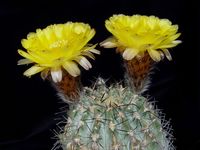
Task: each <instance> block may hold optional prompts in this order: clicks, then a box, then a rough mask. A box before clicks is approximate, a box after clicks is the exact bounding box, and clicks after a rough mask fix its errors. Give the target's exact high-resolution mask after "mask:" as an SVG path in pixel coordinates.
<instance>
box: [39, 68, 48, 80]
mask: <svg viewBox="0 0 200 150" xmlns="http://www.w3.org/2000/svg"><path fill="white" fill-rule="evenodd" d="M48 74H49V69H45V70H43V71H42V72H41V74H40V76H41V78H42V79H43V80H45V79H46V78H47V76H48Z"/></svg>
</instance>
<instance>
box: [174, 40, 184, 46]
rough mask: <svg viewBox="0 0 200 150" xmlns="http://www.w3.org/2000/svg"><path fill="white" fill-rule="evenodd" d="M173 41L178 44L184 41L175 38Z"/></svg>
mask: <svg viewBox="0 0 200 150" xmlns="http://www.w3.org/2000/svg"><path fill="white" fill-rule="evenodd" d="M172 43H173V44H177V45H178V44H180V43H182V41H181V40H175V41H172Z"/></svg>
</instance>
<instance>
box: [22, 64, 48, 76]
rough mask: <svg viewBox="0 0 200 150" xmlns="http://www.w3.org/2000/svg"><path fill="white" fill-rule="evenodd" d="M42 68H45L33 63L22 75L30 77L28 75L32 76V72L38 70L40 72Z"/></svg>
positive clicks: (34, 72)
mask: <svg viewBox="0 0 200 150" xmlns="http://www.w3.org/2000/svg"><path fill="white" fill-rule="evenodd" d="M44 69H45V67H40V66H36V65H35V66H32V67H31V68H29V69H28V70H26V71H25V72H24V75H25V76H28V77H30V76H32V75H34V74H36V73H38V72H40V71H42V70H44Z"/></svg>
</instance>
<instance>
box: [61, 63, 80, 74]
mask: <svg viewBox="0 0 200 150" xmlns="http://www.w3.org/2000/svg"><path fill="white" fill-rule="evenodd" d="M63 68H64V69H65V70H66V71H67V72H68V73H69V74H70V75H72V76H73V77H77V76H78V75H80V73H81V72H80V69H79V68H78V66H77V64H76V63H75V62H73V61H67V62H65V63H64V64H63Z"/></svg>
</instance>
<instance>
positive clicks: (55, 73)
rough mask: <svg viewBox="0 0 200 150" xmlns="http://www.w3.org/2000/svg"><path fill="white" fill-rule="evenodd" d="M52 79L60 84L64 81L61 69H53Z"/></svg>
mask: <svg viewBox="0 0 200 150" xmlns="http://www.w3.org/2000/svg"><path fill="white" fill-rule="evenodd" d="M51 77H52V79H53V81H54V82H55V83H57V82H60V81H61V80H62V70H61V68H52V69H51Z"/></svg>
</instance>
